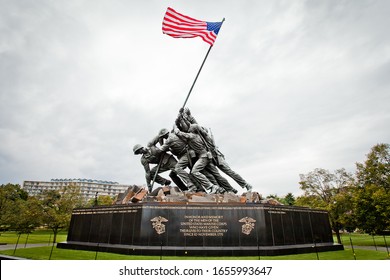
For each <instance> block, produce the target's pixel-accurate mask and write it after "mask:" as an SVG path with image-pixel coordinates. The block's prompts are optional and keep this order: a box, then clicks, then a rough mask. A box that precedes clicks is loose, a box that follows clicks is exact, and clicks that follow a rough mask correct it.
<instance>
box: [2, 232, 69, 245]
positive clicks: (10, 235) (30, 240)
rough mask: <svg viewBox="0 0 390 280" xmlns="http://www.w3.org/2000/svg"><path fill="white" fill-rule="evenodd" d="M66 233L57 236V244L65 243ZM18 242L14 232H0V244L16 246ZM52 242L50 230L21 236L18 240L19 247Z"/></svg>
mask: <svg viewBox="0 0 390 280" xmlns="http://www.w3.org/2000/svg"><path fill="white" fill-rule="evenodd" d="M67 235H68V233H67V232H65V231H60V232H59V233H58V234H57V242H63V241H66V237H67ZM17 240H18V234H17V233H16V232H12V231H7V232H2V233H1V235H0V244H2V243H6V244H16V242H17ZM51 242H53V232H52V231H51V230H36V231H33V232H32V233H30V234H21V235H20V238H19V246H21V244H26V243H27V244H36V243H47V244H50V243H51Z"/></svg>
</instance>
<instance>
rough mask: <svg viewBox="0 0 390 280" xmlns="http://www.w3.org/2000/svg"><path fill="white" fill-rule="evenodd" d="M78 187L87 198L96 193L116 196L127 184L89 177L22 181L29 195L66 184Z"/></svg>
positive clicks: (55, 188) (60, 187)
mask: <svg viewBox="0 0 390 280" xmlns="http://www.w3.org/2000/svg"><path fill="white" fill-rule="evenodd" d="M69 185H73V186H77V187H80V191H81V194H82V195H83V196H84V197H85V198H86V199H87V200H88V199H91V198H94V197H95V195H96V192H97V193H98V194H97V195H98V196H100V195H108V196H111V197H114V196H117V195H118V194H119V193H123V192H125V191H126V190H127V189H128V187H129V185H120V184H119V183H117V182H111V181H100V180H91V179H51V180H50V181H24V182H23V189H24V190H25V191H26V192H27V193H28V194H29V195H32V196H34V195H39V194H41V193H42V192H43V191H45V190H61V189H63V188H64V187H66V186H69Z"/></svg>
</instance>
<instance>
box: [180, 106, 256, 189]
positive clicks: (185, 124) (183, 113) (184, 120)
mask: <svg viewBox="0 0 390 280" xmlns="http://www.w3.org/2000/svg"><path fill="white" fill-rule="evenodd" d="M196 123H197V122H196V120H195V118H194V117H193V116H192V115H191V112H190V110H189V109H188V108H185V109H184V110H183V109H180V111H179V116H178V118H177V119H176V125H180V127H182V129H188V128H189V127H190V125H191V124H196ZM200 131H205V129H203V128H202V130H200ZM202 135H203V137H204V138H203V139H204V140H205V141H206V142H207V145H209V147H210V150H211V151H212V154H213V157H214V162H215V165H216V166H217V167H218V168H219V169H220V170H221V171H222V172H223V173H225V174H226V175H228V176H229V177H230V178H232V179H233V180H234V181H236V183H237V184H238V185H240V186H241V187H242V188H245V189H247V190H248V191H251V190H252V186H251V185H250V184H249V183H247V182H246V181H245V179H244V178H242V176H241V175H239V174H238V173H236V172H235V171H234V170H232V169H231V167H230V166H229V164H228V163H227V162H226V160H225V156H224V155H223V154H222V152H221V151H220V150H219V149H218V148H217V146H216V145H215V142H214V139H213V138H212V137H210V136H209V135H208V133H207V131H206V133H202Z"/></svg>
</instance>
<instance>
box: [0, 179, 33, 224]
mask: <svg viewBox="0 0 390 280" xmlns="http://www.w3.org/2000/svg"><path fill="white" fill-rule="evenodd" d="M27 198H28V194H27V192H26V191H24V190H23V189H22V188H21V187H20V185H17V184H16V185H14V184H6V185H1V186H0V227H1V230H5V229H9V228H11V227H12V226H14V224H15V223H14V221H15V220H16V219H17V212H18V211H17V209H18V207H17V206H18V205H19V204H21V203H22V202H23V201H26V200H27Z"/></svg>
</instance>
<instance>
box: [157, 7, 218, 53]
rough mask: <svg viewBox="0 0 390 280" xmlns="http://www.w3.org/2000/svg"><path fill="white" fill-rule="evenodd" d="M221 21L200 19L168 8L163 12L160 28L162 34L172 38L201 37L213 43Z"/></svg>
mask: <svg viewBox="0 0 390 280" xmlns="http://www.w3.org/2000/svg"><path fill="white" fill-rule="evenodd" d="M221 25H222V22H207V21H201V20H197V19H194V18H191V17H189V16H185V15H183V14H180V13H178V12H176V11H175V10H174V9H172V8H170V7H169V8H168V9H167V12H166V13H165V16H164V20H163V25H162V30H163V33H164V34H167V35H169V36H172V37H174V38H194V37H201V38H202V39H203V41H205V42H206V43H208V44H210V45H211V46H212V45H213V44H214V42H215V39H217V34H218V32H219V29H220V28H221Z"/></svg>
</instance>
